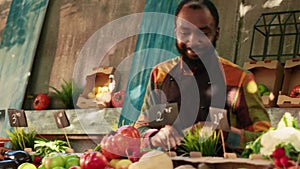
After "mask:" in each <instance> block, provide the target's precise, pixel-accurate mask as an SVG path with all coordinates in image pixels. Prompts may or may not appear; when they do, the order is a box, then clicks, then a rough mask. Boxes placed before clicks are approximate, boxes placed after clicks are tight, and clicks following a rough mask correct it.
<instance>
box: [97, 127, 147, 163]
mask: <svg viewBox="0 0 300 169" xmlns="http://www.w3.org/2000/svg"><path fill="white" fill-rule="evenodd" d="M100 145H101V152H102V153H103V155H104V156H105V157H106V158H107V159H109V160H111V159H119V158H123V157H130V158H131V159H133V157H137V156H136V155H139V154H140V145H141V141H140V134H139V131H138V130H137V129H136V128H134V127H133V126H130V125H124V126H121V127H120V128H118V129H117V130H116V131H115V132H114V131H112V132H110V133H109V134H107V135H106V136H104V138H103V139H102V140H101V143H100ZM137 158H138V157H137Z"/></svg>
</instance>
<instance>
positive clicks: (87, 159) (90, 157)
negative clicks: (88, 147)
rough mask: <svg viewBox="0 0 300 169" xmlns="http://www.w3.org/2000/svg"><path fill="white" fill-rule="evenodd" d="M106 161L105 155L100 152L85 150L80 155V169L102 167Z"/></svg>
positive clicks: (100, 168) (99, 168)
mask: <svg viewBox="0 0 300 169" xmlns="http://www.w3.org/2000/svg"><path fill="white" fill-rule="evenodd" d="M107 163H108V161H107V159H106V157H105V156H104V155H102V154H101V153H100V152H98V151H97V152H96V151H95V152H86V153H85V154H83V155H81V156H80V168H81V169H96V168H97V169H104V168H105V166H106V164H107Z"/></svg>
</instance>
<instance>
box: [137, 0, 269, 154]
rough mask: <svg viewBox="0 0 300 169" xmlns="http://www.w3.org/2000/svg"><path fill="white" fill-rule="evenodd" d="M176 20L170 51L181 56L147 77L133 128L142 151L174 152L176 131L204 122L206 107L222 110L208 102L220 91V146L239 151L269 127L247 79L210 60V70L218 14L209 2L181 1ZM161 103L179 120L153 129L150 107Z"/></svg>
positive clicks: (240, 72)
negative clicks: (225, 127) (223, 125)
mask: <svg viewBox="0 0 300 169" xmlns="http://www.w3.org/2000/svg"><path fill="white" fill-rule="evenodd" d="M176 16H177V18H176V21H175V35H176V47H177V49H178V51H179V53H180V54H181V56H180V57H177V58H174V59H171V60H167V61H165V62H163V63H160V64H158V65H157V66H156V67H154V68H153V70H152V72H151V75H150V81H149V84H148V88H147V91H146V94H145V99H144V104H143V107H142V112H141V114H140V116H139V118H138V120H137V121H136V123H135V127H137V128H138V130H139V131H140V133H141V135H142V136H143V137H144V141H143V144H144V146H145V147H160V148H162V149H163V150H169V149H170V148H176V146H179V145H180V142H181V141H182V138H183V135H182V130H184V129H186V128H188V127H189V125H191V124H196V123H198V122H204V121H206V119H207V117H208V116H209V110H210V107H213V106H215V105H218V106H219V105H222V104H216V103H215V102H216V101H215V99H214V98H217V97H220V96H219V95H222V90H221V89H222V86H225V88H223V89H224V90H225V92H224V93H225V94H224V96H225V98H224V106H223V107H220V106H219V108H224V109H226V110H227V113H228V114H229V116H228V121H230V126H231V127H230V131H229V132H228V134H227V136H226V146H227V147H229V148H232V149H243V148H244V147H245V145H246V143H247V142H249V141H252V140H254V139H256V138H257V137H258V136H259V135H260V134H261V132H262V131H265V130H267V129H269V127H270V126H271V124H270V120H269V116H268V114H267V112H266V110H265V108H264V106H263V104H262V102H261V98H260V96H259V95H258V93H257V85H256V83H255V81H254V76H253V74H251V73H250V72H249V71H246V70H244V69H242V68H240V67H239V66H237V65H235V64H233V63H232V62H230V61H228V60H225V59H223V58H221V57H215V58H216V60H215V63H214V64H213V61H214V60H213V59H212V58H214V55H215V54H216V52H212V49H211V47H215V46H216V41H217V40H218V38H219V33H220V28H219V16H218V12H217V9H216V8H215V6H214V4H213V3H212V2H211V1H209V0H183V1H182V2H181V3H180V4H179V5H178V8H177V10H176ZM218 70H220V71H219V72H218ZM214 75H216V76H219V75H221V78H220V77H218V78H217V79H219V81H217V83H216V81H213V80H212V79H213V77H214ZM195 86H196V88H195ZM218 89H220V91H218ZM216 91H218V92H216ZM221 98H222V97H221ZM217 100H218V99H217ZM221 100H222V99H221ZM217 102H219V103H221V102H222V101H219V100H218V101H217ZM166 103H176V104H177V105H178V110H179V115H178V117H180V118H177V119H179V120H175V122H174V124H169V123H159V124H160V125H155V123H152V122H153V121H155V120H153V118H152V117H153V116H154V117H155V116H159V114H156V113H157V112H155V111H153V109H151V107H152V106H153V105H155V104H166ZM195 111H196V113H194V112H195ZM153 114H154V115H153ZM174 116H177V114H176V115H174ZM158 119H159V117H158ZM161 120H163V119H161ZM191 120H192V123H191Z"/></svg>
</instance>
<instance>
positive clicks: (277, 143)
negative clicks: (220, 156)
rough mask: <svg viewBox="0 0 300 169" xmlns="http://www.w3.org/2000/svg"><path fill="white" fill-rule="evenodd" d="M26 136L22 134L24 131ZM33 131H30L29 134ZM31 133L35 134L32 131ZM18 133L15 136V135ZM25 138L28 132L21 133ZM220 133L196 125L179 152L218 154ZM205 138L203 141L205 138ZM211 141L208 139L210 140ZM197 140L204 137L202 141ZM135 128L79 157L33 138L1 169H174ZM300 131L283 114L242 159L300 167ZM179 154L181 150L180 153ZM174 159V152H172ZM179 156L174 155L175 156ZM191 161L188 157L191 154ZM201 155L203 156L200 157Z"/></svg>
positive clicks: (58, 143) (59, 144) (9, 154)
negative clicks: (29, 145) (146, 146)
mask: <svg viewBox="0 0 300 169" xmlns="http://www.w3.org/2000/svg"><path fill="white" fill-rule="evenodd" d="M23 132H24V131H23ZM31 132H32V131H31ZM32 133H34V132H32ZM14 135H17V134H13V135H11V136H14ZM23 135H24V136H25V139H27V138H26V137H31V134H27V133H23ZM219 136H220V135H219V132H216V131H212V130H211V129H210V128H205V127H203V126H201V125H199V126H198V125H195V126H194V127H193V128H192V129H191V130H190V132H188V133H187V135H186V136H185V138H184V140H183V141H182V148H183V149H181V150H180V151H181V152H182V153H184V154H185V155H188V154H189V153H191V152H201V153H202V155H203V156H210V157H211V156H217V154H216V152H217V151H218V150H219V149H220V147H219V145H218V142H219V141H220V140H219ZM204 137H205V138H204ZM209 137H210V138H209ZM201 139H206V141H205V140H201ZM141 141H142V140H141V138H140V134H139V132H138V130H137V129H136V128H134V127H133V126H131V125H123V126H121V127H119V128H117V129H116V130H115V131H112V132H110V133H108V134H107V135H105V136H104V137H103V138H102V139H101V140H100V143H99V144H98V145H97V146H96V147H95V148H94V149H89V150H86V151H85V152H80V153H68V152H66V149H67V148H68V146H67V143H66V142H65V141H63V140H46V139H41V138H36V140H35V141H34V146H33V149H32V150H33V151H31V152H27V151H23V150H7V151H6V152H4V153H3V154H2V155H3V160H1V161H0V168H1V169H2V168H3V169H153V168H157V167H159V168H163V169H173V168H174V163H173V161H172V158H171V157H170V154H168V153H165V152H162V151H159V150H152V149H143V148H141ZM299 142H300V127H299V126H298V123H297V121H296V120H295V119H294V118H293V117H292V116H291V115H290V114H289V113H286V114H285V115H284V116H283V118H282V119H281V121H280V122H279V124H278V125H277V127H276V128H271V129H270V130H268V131H267V132H265V133H264V134H262V135H261V136H260V137H259V138H258V139H257V140H255V141H253V142H250V143H248V145H247V147H246V149H245V151H244V152H243V154H242V155H243V157H244V158H250V157H251V156H253V155H254V154H260V155H262V156H263V157H264V158H265V159H268V160H271V161H273V164H274V166H275V167H277V168H276V169H284V168H288V167H294V166H296V165H298V163H299V156H300V146H299ZM180 151H179V152H180ZM175 155H176V154H175ZM177 155H178V154H177ZM190 157H191V158H192V155H191V154H190ZM198 157H201V156H198ZM271 161H270V163H271Z"/></svg>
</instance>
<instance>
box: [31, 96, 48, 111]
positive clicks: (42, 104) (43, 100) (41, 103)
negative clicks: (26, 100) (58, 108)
mask: <svg viewBox="0 0 300 169" xmlns="http://www.w3.org/2000/svg"><path fill="white" fill-rule="evenodd" d="M49 106H50V97H49V96H48V95H47V94H45V93H41V94H39V95H37V96H36V97H35V99H34V102H33V108H34V110H45V109H47V108H48V107H49Z"/></svg>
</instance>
